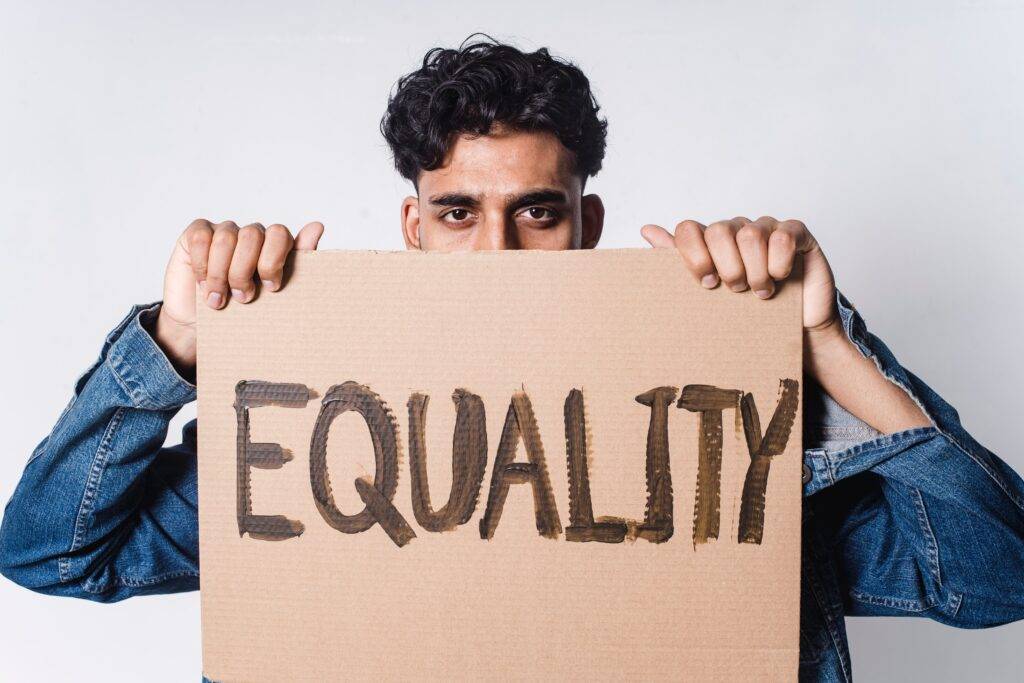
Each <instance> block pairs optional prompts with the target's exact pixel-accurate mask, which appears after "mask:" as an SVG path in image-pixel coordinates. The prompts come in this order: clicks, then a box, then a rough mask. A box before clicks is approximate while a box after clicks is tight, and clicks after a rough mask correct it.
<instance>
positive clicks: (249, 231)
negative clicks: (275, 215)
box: [228, 223, 263, 304]
mask: <svg viewBox="0 0 1024 683" xmlns="http://www.w3.org/2000/svg"><path fill="white" fill-rule="evenodd" d="M262 248H263V226H262V225H260V224H259V223H252V224H250V225H247V226H245V227H244V228H242V229H241V230H239V231H238V243H237V244H236V245H235V253H234V254H232V256H231V265H230V267H229V268H228V285H230V287H231V297H232V298H234V299H236V300H238V301H239V302H240V303H243V304H246V303H249V302H250V301H252V299H253V297H254V296H255V295H256V283H255V281H254V280H253V276H254V275H255V274H256V262H257V261H258V260H259V257H260V250H261V249H262Z"/></svg>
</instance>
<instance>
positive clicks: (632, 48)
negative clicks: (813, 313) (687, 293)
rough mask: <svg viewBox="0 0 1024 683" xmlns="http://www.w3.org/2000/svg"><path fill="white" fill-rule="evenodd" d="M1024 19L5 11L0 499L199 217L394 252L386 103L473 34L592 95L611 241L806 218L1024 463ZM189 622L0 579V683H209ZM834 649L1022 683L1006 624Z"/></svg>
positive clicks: (221, 9) (1008, 456) (210, 7)
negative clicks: (589, 86) (575, 74)
mask: <svg viewBox="0 0 1024 683" xmlns="http://www.w3.org/2000/svg"><path fill="white" fill-rule="evenodd" d="M44 4H45V6H44ZM215 4H216V6H214V5H215ZM1022 7H1024V6H1022V4H1021V3H1020V2H1017V1H1014V0H993V1H983V0H964V1H958V2H949V1H946V2H921V3H892V2H857V3H820V2H819V3H814V2H775V3H753V2H750V3H737V2H690V1H687V2H676V3H671V4H670V3H664V4H647V3H625V2H616V3H608V4H601V3H598V2H595V1H594V0H589V1H588V2H564V1H563V2H545V3H530V2H516V3H504V4H503V5H501V6H490V5H488V4H486V3H483V2H451V3H444V4H441V3H438V4H427V3H413V2H405V3H389V2H376V3H373V4H370V3H364V4H359V5H357V4H355V3H346V2H323V3H284V2H231V3H228V2H223V3H186V2H174V3H170V2H168V3H155V2H138V1H137V2H123V3H103V4H91V3H85V2H72V1H71V0H65V1H64V2H51V3H38V2H32V3H30V2H22V3H12V2H9V1H6V0H4V1H3V2H2V3H0V8H2V9H0V226H2V227H0V230H2V236H3V248H2V250H0V279H2V282H3V293H2V294H0V306H2V309H0V320H2V329H3V335H2V336H0V354H2V358H3V359H4V361H5V364H4V369H3V376H4V382H5V389H4V391H3V392H0V420H2V421H3V422H2V424H3V430H2V438H3V450H2V451H0V497H2V498H3V499H6V498H7V497H8V496H9V495H10V493H11V492H12V491H13V489H14V486H15V484H16V482H17V479H18V477H19V474H20V472H21V468H22V466H23V464H24V462H25V460H26V458H27V457H28V455H29V453H30V451H31V450H32V448H33V447H34V446H35V444H36V443H37V442H38V440H39V439H41V438H42V437H43V436H44V435H45V434H46V433H47V432H48V431H49V428H50V426H51V424H52V422H53V421H54V420H55V419H56V417H57V415H58V413H59V412H60V410H61V408H62V407H63V406H64V404H65V403H66V401H67V399H68V397H69V395H70V391H71V386H72V383H73V381H74V379H75V378H76V377H77V376H78V374H79V373H80V372H81V371H82V370H84V369H85V368H86V367H87V366H88V365H89V364H90V363H91V362H92V360H93V359H94V358H95V356H96V354H97V353H98V351H99V348H100V345H101V342H102V340H103V335H104V334H105V333H106V331H107V330H108V329H109V328H110V327H111V326H113V325H114V324H115V323H116V322H117V321H118V320H120V318H121V317H122V316H123V315H124V314H125V312H126V311H127V309H128V307H129V306H130V305H131V304H133V303H136V302H148V301H153V300H155V299H158V298H159V296H160V284H161V279H162V274H163V268H164V264H165V262H166V259H167V257H168V255H169V254H170V250H171V246H172V245H173V242H174V239H175V238H176V236H177V235H178V233H179V232H180V231H181V230H182V229H183V228H184V227H185V226H186V225H187V224H188V222H189V221H190V220H191V219H193V218H196V217H199V216H203V217H208V218H212V219H218V220H220V219H227V218H232V219H235V220H237V221H238V222H239V223H242V222H243V221H245V222H248V221H252V220H260V221H262V222H264V223H265V224H269V223H271V222H276V221H281V222H285V223H286V224H289V225H300V224H301V223H303V222H305V221H308V220H315V219H319V220H322V221H323V222H324V223H325V224H326V225H327V233H326V236H325V238H324V240H323V243H322V244H323V246H324V247H326V248H378V249H401V248H402V247H403V245H402V241H401V238H400V234H399V230H398V215H399V214H398V207H399V202H400V200H401V198H402V197H403V196H404V195H405V194H407V193H408V191H409V188H408V187H407V186H406V184H405V183H404V182H403V181H402V180H401V179H400V178H399V177H398V176H397V174H396V173H395V172H394V171H393V170H392V168H391V165H390V160H389V157H388V153H387V150H386V147H385V145H384V142H383V140H382V138H381V137H380V135H379V133H378V132H377V124H378V121H379V118H380V115H381V113H382V111H383V109H384V105H385V101H386V97H387V94H388V91H389V89H390V87H391V85H392V84H393V82H394V81H395V79H396V78H397V77H398V76H399V75H400V74H403V73H405V72H407V71H410V70H412V69H413V68H415V67H416V66H417V63H418V61H419V60H420V58H421V56H422V54H423V52H424V51H425V50H426V49H427V48H429V47H431V46H434V45H446V46H450V45H453V44H457V43H459V42H460V41H461V40H462V39H463V38H465V37H466V35H468V34H469V33H471V32H473V31H476V30H483V31H487V32H489V33H491V34H493V35H495V36H496V37H499V38H503V39H507V40H512V41H514V42H516V43H518V44H519V45H520V46H522V47H526V48H534V47H539V46H541V45H547V46H550V47H551V48H552V50H553V51H554V52H556V53H557V54H560V55H564V56H567V57H569V58H571V59H572V60H574V61H575V62H577V63H578V64H579V65H580V66H581V67H582V68H583V69H584V70H585V71H586V72H587V73H588V75H589V76H590V78H591V80H592V82H593V84H594V86H595V89H596V93H597V96H598V98H599V100H600V102H601V104H602V105H603V111H604V113H605V114H607V116H608V118H609V121H610V127H609V131H610V133H609V149H608V156H607V158H606V160H605V170H604V171H602V172H601V174H600V175H599V176H598V177H597V178H596V179H595V180H593V181H591V184H590V185H589V186H588V190H589V189H591V188H592V189H593V190H594V191H596V192H599V193H600V194H601V195H602V196H603V197H604V200H605V205H606V207H607V209H608V214H607V221H606V229H605V238H604V243H603V245H604V246H639V245H641V244H642V243H641V241H640V239H639V235H638V228H639V227H640V226H641V225H642V224H644V223H646V222H656V223H661V224H663V225H670V224H671V225H674V224H675V223H676V222H677V221H679V220H681V219H683V218H696V219H698V220H702V221H704V222H707V221H710V220H715V219H718V218H726V217H732V216H734V215H738V214H743V215H748V216H751V217H757V216H759V215H762V214H769V215H773V216H776V217H777V218H789V217H796V218H801V219H803V220H804V221H805V222H807V223H808V225H809V226H810V227H811V228H812V230H813V231H814V233H815V234H816V235H817V237H818V239H819V241H820V242H821V243H822V245H823V246H824V248H825V251H826V253H827V254H828V256H829V258H830V260H831V262H832V264H833V267H834V269H835V271H836V275H837V278H838V282H839V285H840V287H841V288H842V289H843V290H844V292H845V293H846V294H847V295H848V296H849V297H850V298H851V299H852V300H853V301H854V303H856V305H857V307H858V308H859V309H860V310H861V311H862V313H863V314H864V316H865V317H866V319H867V321H868V324H869V325H870V327H871V329H872V330H873V331H875V332H876V333H878V334H879V335H880V336H882V337H883V339H885V340H886V341H887V342H888V343H889V344H890V346H891V347H892V348H893V350H894V351H895V352H896V354H897V355H898V356H899V358H900V359H901V361H902V362H903V363H904V364H905V365H906V366H907V367H909V368H910V369H912V370H913V371H915V372H916V373H917V374H919V375H920V376H922V377H923V378H924V379H925V380H926V381H927V382H929V383H930V384H931V386H932V387H933V388H935V389H936V390H937V391H939V393H941V394H942V395H943V396H945V397H946V398H947V399H948V400H949V401H950V402H951V403H953V404H954V405H955V406H956V407H957V408H958V409H959V410H960V414H961V416H962V418H963V421H964V423H965V425H966V426H967V428H968V429H969V430H971V432H972V433H973V434H974V435H975V436H976V437H977V438H978V439H979V440H980V441H981V442H982V443H984V444H985V445H986V446H988V447H989V448H991V449H992V450H993V451H995V452H996V453H997V454H999V455H1001V456H1002V457H1003V458H1004V459H1005V460H1006V461H1008V462H1009V463H1011V464H1012V465H1014V466H1015V467H1016V468H1017V469H1019V470H1020V469H1024V453H1022V452H1021V450H1020V445H1019V444H1020V439H1019V429H1020V424H1019V421H1020V417H1021V408H1020V405H1019V403H1017V401H1018V400H1019V399H1018V396H1019V394H1018V393H1017V392H1018V391H1019V387H1020V386H1022V384H1024V364H1022V362H1021V358H1020V352H1019V344H1020V332H1021V327H1020V317H1021V312H1022V311H1021V304H1020V290H1021V268H1020V264H1021V258H1022V252H1024V237H1022V236H1021V231H1022V216H1021V214H1020V200H1021V198H1022V197H1024V194H1022V189H1024V144H1022V143H1024V139H1022V133H1021V130H1022V128H1021V122H1022V121H1024V87H1022V86H1024V82H1022V81H1024V76H1022V74H1024V71H1022V69H1021V65H1022V64H1024V48H1022V44H1024V43H1022V41H1021V39H1020V36H1021V30H1022V29H1024V9H1022ZM950 485H951V486H953V485H955V482H950ZM198 608H199V601H198V595H197V594H189V595H178V596H169V597H167V596H165V597H151V598H142V599H138V600H129V601H127V602H125V603H121V604H118V605H113V606H109V605H107V606H105V605H94V604H90V603H86V602H79V601H74V600H68V599H56V598H45V597H40V596H36V595H34V594H31V593H29V592H28V591H25V590H22V589H20V588H17V587H15V586H14V585H13V584H11V583H10V582H7V581H6V580H0V615H2V616H0V679H2V680H5V681H6V680H9V681H33V680H40V681H57V680H78V681H84V680H97V681H99V680H103V681H110V680H120V681H129V680H137V679H144V680H150V681H183V680H198V678H199V675H200V655H199V650H200V631H199V609H198ZM849 630H850V639H851V647H852V651H853V660H854V669H855V671H856V672H857V674H858V677H859V678H861V679H862V680H894V681H895V680H902V679H909V678H916V679H919V680H940V681H947V680H948V681H952V680H960V679H972V680H979V679H981V680H984V679H993V680H1000V679H1007V678H1015V677H1016V676H1017V675H1019V670H1018V669H1017V668H1016V667H1017V662H1019V658H1020V646H1021V643H1022V642H1024V641H1022V637H1024V624H1017V625H1012V626H1008V627H1003V628H998V629H993V630H986V631H973V632H968V631H957V630H954V629H951V628H947V627H943V626H940V625H938V624H936V623H932V622H930V621H922V620H912V619H887V620H882V619H861V620H857V619H851V620H850V622H849ZM512 637H514V634H513V636H512ZM325 645H327V644H325Z"/></svg>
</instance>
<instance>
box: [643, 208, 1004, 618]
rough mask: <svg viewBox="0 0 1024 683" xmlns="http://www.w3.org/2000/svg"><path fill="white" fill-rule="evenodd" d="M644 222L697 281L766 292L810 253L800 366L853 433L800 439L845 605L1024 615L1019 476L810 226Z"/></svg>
mask: <svg viewBox="0 0 1024 683" xmlns="http://www.w3.org/2000/svg"><path fill="white" fill-rule="evenodd" d="M643 235H644V237H645V239H647V241H648V242H650V243H651V245H652V246H655V247H664V248H675V249H678V250H679V252H680V254H681V256H682V257H683V260H684V261H685V263H686V265H687V266H688V269H689V270H690V272H691V273H692V274H693V276H694V277H695V279H696V280H697V282H699V283H700V284H701V285H702V286H704V287H708V288H713V287H717V286H718V285H719V284H720V283H724V285H725V286H727V287H729V288H730V289H731V290H733V291H735V292H745V291H746V290H748V289H750V290H753V293H754V294H755V295H756V296H757V297H759V298H762V299H768V298H771V296H772V294H773V293H774V291H775V286H776V285H775V283H776V282H777V281H780V280H784V279H786V278H787V277H789V276H790V274H791V273H792V272H793V270H794V265H795V257H796V254H801V255H802V256H803V284H804V291H803V294H804V305H803V323H804V351H805V353H804V367H805V371H806V375H807V377H808V378H810V380H811V382H812V383H813V384H817V385H820V387H821V388H822V389H823V393H824V397H825V400H826V403H828V404H829V405H831V406H832V408H831V409H830V412H831V413H832V414H833V415H838V416H840V419H839V421H840V422H841V423H843V426H842V428H841V429H839V430H834V431H836V432H837V433H844V434H845V436H842V437H840V438H835V439H833V440H829V439H828V438H826V439H825V441H824V442H823V443H822V444H820V445H821V446H823V447H821V448H817V447H814V446H815V445H816V444H814V443H810V444H805V446H810V447H809V448H807V451H806V453H807V455H806V456H805V462H806V463H807V464H808V466H809V468H810V470H811V474H812V476H811V480H810V482H808V483H807V484H806V485H805V488H804V492H805V495H806V496H809V498H808V508H807V509H809V511H810V512H809V516H810V518H811V519H810V521H811V525H812V526H811V527H810V533H811V534H812V535H813V536H814V538H815V542H816V543H819V542H820V545H821V546H824V547H825V549H826V551H827V552H828V554H829V556H830V557H831V558H833V559H834V560H835V564H836V565H837V567H838V577H837V580H838V582H839V583H840V584H841V585H843V587H844V594H845V595H844V599H845V600H846V601H847V605H846V610H847V613H849V614H871V615H880V614H901V615H918V616H929V617H932V618H934V619H937V620H940V621H944V622H945V623H949V624H953V625H956V626H964V627H977V626H991V625H995V624H1000V623H1005V622H1007V621H1012V620H1016V619H1021V618H1024V482H1022V481H1021V478H1020V476H1018V475H1017V474H1016V473H1015V472H1014V471H1013V470H1012V468H1010V467H1009V466H1008V465H1006V463H1004V462H1003V461H1002V460H1000V459H999V458H998V457H996V456H995V455H994V454H993V453H991V452H990V451H988V450H987V449H986V448H985V447H983V446H982V445H981V444H979V443H978V442H977V441H976V440H975V439H974V438H973V437H972V436H971V435H970V434H968V433H967V431H966V430H965V429H964V428H963V426H962V425H961V424H960V419H959V416H958V415H957V412H956V410H954V409H953V408H952V406H950V405H949V404H948V403H946V402H945V401H944V400H943V399H942V398H941V397H940V396H939V395H938V394H936V393H935V392H934V391H932V390H931V388H929V387H928V386H927V385H926V384H925V383H924V382H923V381H921V380H920V379H919V378H918V377H916V376H915V375H914V374H913V373H911V372H909V371H907V370H906V369H905V368H903V367H902V366H901V365H900V364H899V362H898V361H897V360H896V358H895V356H894V355H893V354H892V352H891V351H890V350H889V349H888V348H887V347H886V346H885V344H884V343H883V342H882V341H881V340H880V339H878V338H877V337H876V336H874V335H873V334H871V333H870V332H868V330H867V326H866V324H865V323H864V320H863V318H861V316H860V315H859V314H858V313H857V311H856V310H855V309H854V308H853V306H851V305H850V303H849V301H847V300H846V299H845V297H843V296H842V294H840V293H839V292H838V291H837V290H836V288H835V283H834V278H833V275H832V270H831V268H830V266H829V264H828V261H827V260H826V258H825V255H824V254H823V253H822V251H821V248H820V247H819V246H818V243H817V240H815V239H814V237H813V236H812V235H811V233H810V232H809V231H808V230H807V227H806V226H805V225H804V224H803V223H801V222H800V221H781V222H779V221H776V220H774V219H772V218H769V217H763V218H760V219H758V220H757V221H750V220H748V219H746V218H742V217H738V218H735V219H733V220H731V221H720V222H718V223H713V224H711V225H709V226H707V227H705V226H703V225H701V224H700V223H697V222H695V221H684V222H682V223H680V224H679V225H678V226H677V227H676V231H675V234H674V235H672V234H670V233H668V231H666V230H664V229H663V228H660V227H658V226H655V225H648V226H645V227H644V228H643ZM807 384H808V382H806V381H805V388H807V387H806V385H807ZM812 393H814V392H812V391H810V390H808V391H805V398H808V397H809V396H810V395H812ZM808 407H810V406H808V405H807V404H806V403H805V409H806V408H808ZM808 412H809V411H806V410H805V418H806V417H807V415H806V413H808ZM816 427H818V425H815V424H805V432H808V431H809V432H810V433H811V434H814V430H815V428H816ZM850 434H858V435H860V438H858V439H857V440H856V441H855V442H850V441H849V439H848V437H849V435H850ZM812 494H813V495H812Z"/></svg>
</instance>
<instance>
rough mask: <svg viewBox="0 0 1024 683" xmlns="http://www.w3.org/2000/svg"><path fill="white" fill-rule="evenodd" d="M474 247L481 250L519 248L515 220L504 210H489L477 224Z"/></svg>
mask: <svg viewBox="0 0 1024 683" xmlns="http://www.w3.org/2000/svg"><path fill="white" fill-rule="evenodd" d="M475 238H476V239H475V240H474V245H473V246H474V248H475V249H478V250H481V251H486V250H490V251H499V250H503V249H518V248H519V245H518V239H517V235H516V226H515V221H513V220H512V217H511V216H509V215H507V214H505V213H504V212H493V213H491V212H488V213H487V214H485V215H484V217H483V220H482V221H481V222H480V223H479V224H478V225H477V228H476V234H475Z"/></svg>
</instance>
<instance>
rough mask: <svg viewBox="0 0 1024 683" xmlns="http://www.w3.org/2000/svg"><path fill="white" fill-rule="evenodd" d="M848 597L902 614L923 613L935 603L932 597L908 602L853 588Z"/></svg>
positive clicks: (907, 600)
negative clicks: (901, 612) (890, 608)
mask: <svg viewBox="0 0 1024 683" xmlns="http://www.w3.org/2000/svg"><path fill="white" fill-rule="evenodd" d="M850 597H852V598H853V599H854V600H856V601H858V602H864V603H867V604H869V605H880V606H882V607H892V608H894V609H900V610H903V611H904V612H924V611H925V610H929V609H931V608H932V607H934V606H935V605H936V603H937V600H935V598H934V597H932V596H927V599H925V600H923V601H922V600H910V599H908V598H893V597H889V596H886V595H871V594H869V593H862V592H860V591H859V590H856V589H854V588H851V589H850Z"/></svg>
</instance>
